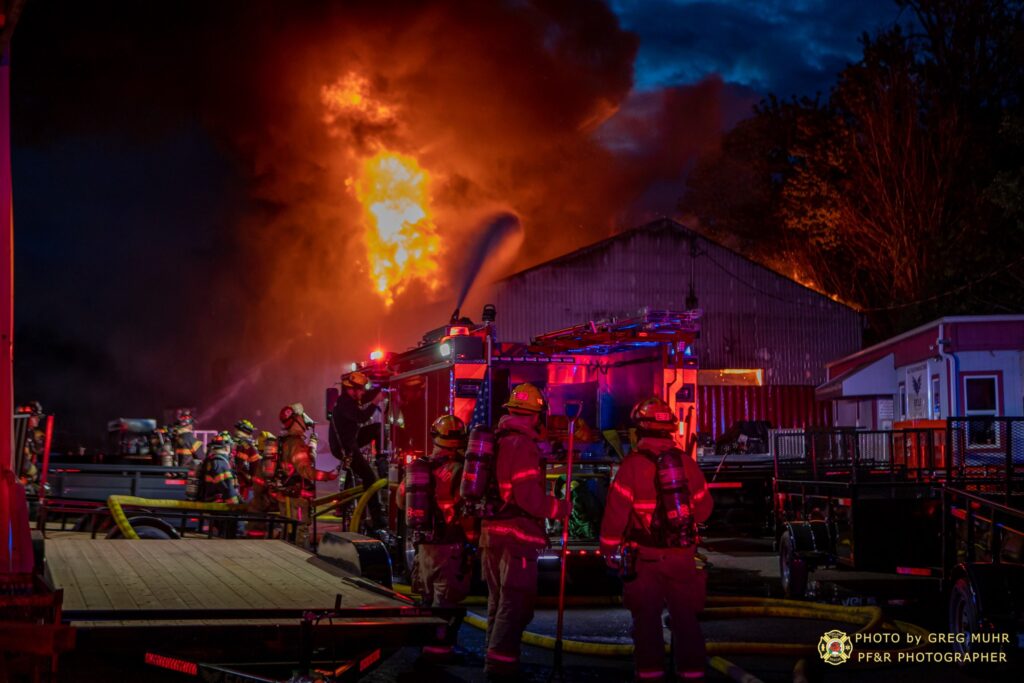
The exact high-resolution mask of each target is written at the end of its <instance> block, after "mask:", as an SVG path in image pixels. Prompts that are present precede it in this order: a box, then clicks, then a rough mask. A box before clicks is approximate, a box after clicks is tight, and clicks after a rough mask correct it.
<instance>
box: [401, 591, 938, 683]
mask: <svg viewBox="0 0 1024 683" xmlns="http://www.w3.org/2000/svg"><path fill="white" fill-rule="evenodd" d="M394 590H396V591H398V592H399V593H403V594H406V595H413V593H412V592H411V589H410V587H409V586H408V585H401V584H396V585H395V586H394ZM617 597H618V596H612V597H609V596H603V597H595V598H592V599H591V598H581V597H577V598H576V600H575V601H573V602H574V604H575V605H576V606H583V605H587V606H602V605H609V604H614V603H615V602H616V600H615V598H617ZM486 602H487V598H486V597H484V596H470V597H469V598H467V599H466V600H463V601H462V603H461V604H463V605H469V606H478V605H483V604H486ZM540 602H541V603H543V598H542V599H541V601H540ZM701 614H702V617H703V620H710V619H739V618H754V617H776V618H785V619H817V620H823V621H824V620H835V621H841V622H845V623H851V624H857V625H860V626H861V628H859V629H858V630H857V632H858V633H869V632H872V631H875V630H878V629H880V628H881V629H885V630H890V631H901V632H903V633H909V634H913V635H915V636H920V637H921V641H920V642H921V643H922V644H923V643H926V642H927V635H928V631H927V630H926V629H923V628H921V627H920V626H916V625H914V624H909V623H906V622H903V621H898V620H894V621H892V622H885V621H884V616H883V614H882V610H881V608H879V607H846V606H842V605H825V604H821V603H813V602H802V601H800V600H785V599H779V598H758V597H743V596H724V595H723V596H717V595H713V596H709V597H708V599H707V607H705V609H704V611H703V612H702V613H701ZM465 621H466V623H467V624H470V625H472V626H474V627H476V628H479V629H483V630H486V629H487V620H486V619H485V618H483V617H481V616H479V615H476V614H473V613H468V614H467V615H466V619H465ZM523 642H524V643H526V644H527V645H534V646H537V647H543V648H547V649H552V648H554V646H555V639H554V638H552V637H551V636H546V635H541V634H538V633H531V632H529V631H527V632H525V633H524V634H523ZM922 646H923V645H922ZM922 646H918V647H917V648H908V649H905V650H902V651H906V652H910V651H914V650H916V649H920V647H922ZM562 647H563V650H564V651H565V652H571V653H573V654H581V655H596V656H603V657H626V656H629V655H632V654H633V646H632V645H631V644H627V643H614V644H609V643H591V642H587V641H580V640H563V641H562ZM667 649H668V646H667V645H666V650H667ZM707 651H708V655H709V657H710V661H711V665H712V667H713V668H715V669H716V670H718V671H720V672H721V673H723V674H725V675H727V676H730V677H732V678H734V679H736V680H745V681H747V682H748V683H753V681H755V680H756V678H754V677H752V676H750V675H749V674H746V673H745V672H743V671H742V669H739V667H736V665H734V664H732V663H731V662H729V661H727V660H724V659H722V658H721V655H770V656H791V657H805V656H816V655H817V646H816V645H803V644H799V643H767V642H717V643H716V642H711V643H708V644H707ZM898 651H899V650H889V652H898ZM745 676H746V677H745Z"/></svg>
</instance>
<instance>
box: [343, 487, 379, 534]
mask: <svg viewBox="0 0 1024 683" xmlns="http://www.w3.org/2000/svg"><path fill="white" fill-rule="evenodd" d="M387 485H388V480H387V479H378V480H377V481H375V482H373V484H371V485H370V488H368V489H367V490H366V492H365V493H363V495H362V497H360V498H359V502H358V503H356V509H355V510H353V511H352V521H351V522H350V523H349V527H348V530H349V531H351V532H353V533H359V522H360V520H362V518H363V512H364V511H365V510H366V505H367V504H368V503H369V502H370V498H372V497H373V496H375V495H377V491H380V490H381V489H382V488H384V487H385V486H387Z"/></svg>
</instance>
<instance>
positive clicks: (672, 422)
mask: <svg viewBox="0 0 1024 683" xmlns="http://www.w3.org/2000/svg"><path fill="white" fill-rule="evenodd" d="M629 418H630V419H631V420H632V421H633V424H635V425H636V426H637V427H639V428H640V429H643V430H647V431H651V432H674V431H676V429H677V428H678V427H679V420H678V419H677V418H676V416H675V414H674V413H673V412H672V408H671V407H670V406H669V404H667V403H665V401H663V400H662V399H660V398H658V397H656V396H655V397H652V398H648V399H645V400H643V401H640V402H639V403H637V404H636V405H635V406H633V412H632V413H630V416H629Z"/></svg>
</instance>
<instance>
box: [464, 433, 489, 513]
mask: <svg viewBox="0 0 1024 683" xmlns="http://www.w3.org/2000/svg"><path fill="white" fill-rule="evenodd" d="M493 477H494V432H492V431H491V430H490V429H487V428H486V427H474V428H473V431H471V432H470V433H469V443H468V445H467V446H466V464H465V466H464V467H463V470H462V483H461V484H459V495H461V496H462V499H463V500H465V501H467V502H469V503H477V502H479V501H481V500H483V498H484V496H486V495H487V488H488V486H489V485H490V483H491V479H492V478H493Z"/></svg>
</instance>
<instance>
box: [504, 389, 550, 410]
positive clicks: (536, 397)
mask: <svg viewBox="0 0 1024 683" xmlns="http://www.w3.org/2000/svg"><path fill="white" fill-rule="evenodd" d="M505 407H506V408H508V411H509V412H510V413H519V414H522V413H539V412H541V411H543V410H544V396H543V395H542V394H541V393H540V389H538V388H537V387H535V386H533V385H532V384H530V383H529V382H525V383H523V384H520V385H519V386H517V387H516V388H515V389H513V390H512V396H511V397H509V399H508V402H507V403H505Z"/></svg>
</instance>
